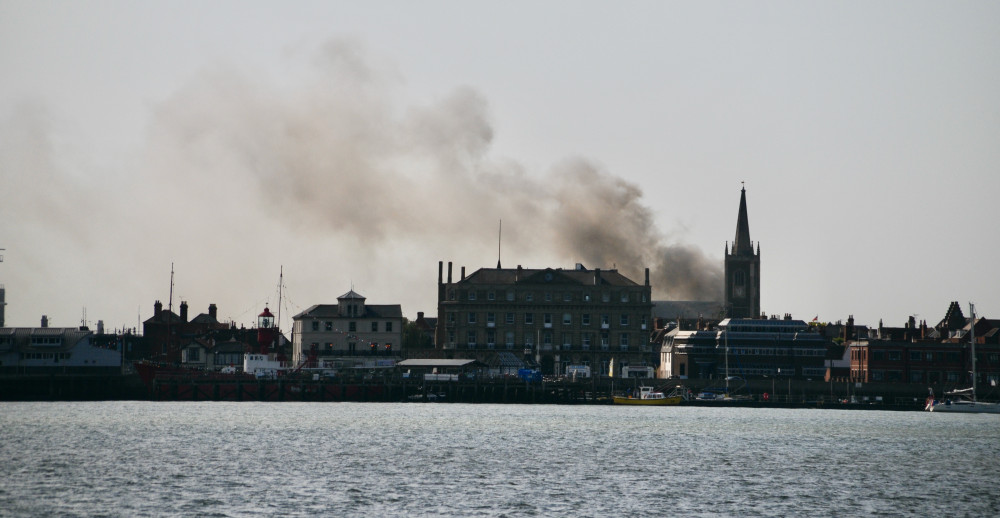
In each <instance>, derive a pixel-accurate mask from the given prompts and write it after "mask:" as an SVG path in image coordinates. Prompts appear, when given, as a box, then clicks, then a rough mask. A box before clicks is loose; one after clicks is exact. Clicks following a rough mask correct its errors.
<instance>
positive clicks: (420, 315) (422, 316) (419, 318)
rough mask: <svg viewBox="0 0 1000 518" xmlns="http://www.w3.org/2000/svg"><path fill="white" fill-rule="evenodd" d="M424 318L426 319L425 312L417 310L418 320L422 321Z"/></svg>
mask: <svg viewBox="0 0 1000 518" xmlns="http://www.w3.org/2000/svg"><path fill="white" fill-rule="evenodd" d="M423 319H424V312H423V311H417V322H420V321H422V320H423Z"/></svg>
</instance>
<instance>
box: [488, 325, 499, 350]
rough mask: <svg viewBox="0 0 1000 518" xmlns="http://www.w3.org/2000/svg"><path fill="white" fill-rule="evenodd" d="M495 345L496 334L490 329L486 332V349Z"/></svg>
mask: <svg viewBox="0 0 1000 518" xmlns="http://www.w3.org/2000/svg"><path fill="white" fill-rule="evenodd" d="M496 344H497V332H496V331H494V330H492V329H490V330H489V331H486V347H489V348H493V347H494V346H496Z"/></svg>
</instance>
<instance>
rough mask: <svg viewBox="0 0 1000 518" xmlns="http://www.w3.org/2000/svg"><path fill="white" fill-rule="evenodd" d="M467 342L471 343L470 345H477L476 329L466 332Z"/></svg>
mask: <svg viewBox="0 0 1000 518" xmlns="http://www.w3.org/2000/svg"><path fill="white" fill-rule="evenodd" d="M466 343H467V344H468V345H469V347H475V345H476V332H475V331H469V332H468V333H467V334H466Z"/></svg>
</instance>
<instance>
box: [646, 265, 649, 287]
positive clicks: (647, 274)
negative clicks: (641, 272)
mask: <svg viewBox="0 0 1000 518" xmlns="http://www.w3.org/2000/svg"><path fill="white" fill-rule="evenodd" d="M646 286H649V268H646Z"/></svg>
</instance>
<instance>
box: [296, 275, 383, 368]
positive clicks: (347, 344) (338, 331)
mask: <svg viewBox="0 0 1000 518" xmlns="http://www.w3.org/2000/svg"><path fill="white" fill-rule="evenodd" d="M365 301H366V298H365V297H363V296H361V295H359V294H357V293H355V292H354V290H351V291H349V292H347V293H345V294H343V295H341V296H339V297H337V303H336V304H317V305H314V306H312V307H310V308H309V309H306V310H305V311H303V312H301V313H299V314H298V315H295V316H294V317H292V320H293V321H294V324H292V362H293V363H294V364H295V365H301V364H302V362H303V361H305V360H310V361H323V360H325V359H332V358H343V357H356V356H380V355H381V356H393V355H398V354H399V352H400V347H401V345H402V343H403V310H402V307H401V306H400V305H399V304H382V305H377V304H367V303H366V302H365Z"/></svg>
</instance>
